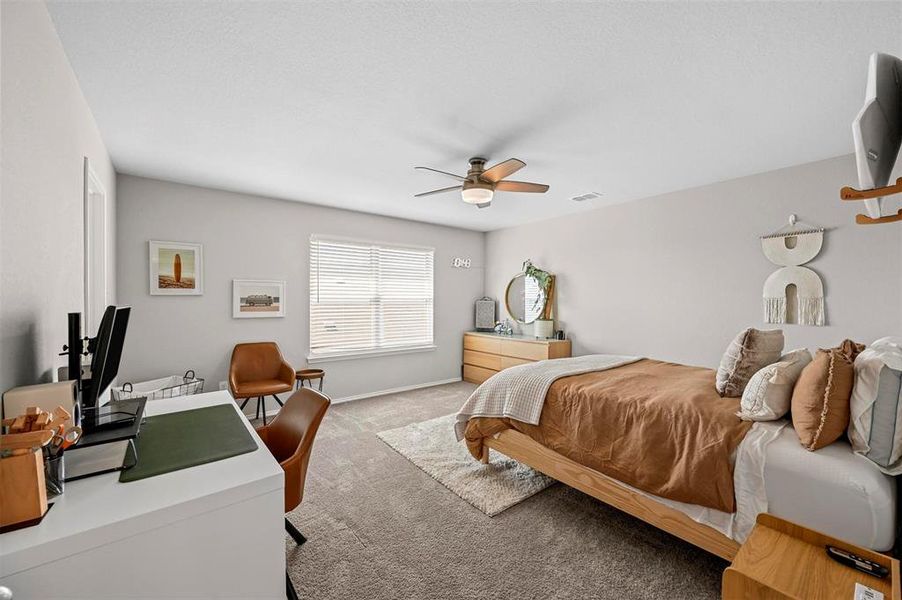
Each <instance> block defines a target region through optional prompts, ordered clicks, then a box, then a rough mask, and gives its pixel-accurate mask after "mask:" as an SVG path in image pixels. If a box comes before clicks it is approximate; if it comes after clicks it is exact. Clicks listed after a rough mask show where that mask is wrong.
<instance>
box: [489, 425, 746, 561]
mask: <svg viewBox="0 0 902 600" xmlns="http://www.w3.org/2000/svg"><path fill="white" fill-rule="evenodd" d="M483 444H484V446H483V454H482V462H484V463H488V461H489V450H488V449H489V448H492V449H494V450H497V451H498V452H501V453H502V454H505V455H507V456H509V457H511V458H513V459H514V460H517V461H519V462H521V463H524V464H526V465H529V466H530V467H532V468H533V469H535V470H537V471H541V472H542V473H544V474H545V475H548V476H549V477H552V478H554V479H557V480H558V481H560V482H562V483H565V484H567V485H569V486H570V487H574V488H576V489H578V490H579V491H581V492H584V493H586V494H589V495H590V496H592V497H593V498H597V499H598V500H601V501H602V502H604V503H605V504H609V505H611V506H613V507H614V508H618V509H620V510H622V511H623V512H625V513H628V514H630V515H632V516H634V517H636V518H638V519H642V520H643V521H645V522H646V523H649V524H651V525H654V526H655V527H657V528H658V529H662V530H664V531H666V532H667V533H670V534H671V535H675V536H677V537H678V538H680V539H683V540H686V541H687V542H689V543H690V544H694V545H696V546H698V547H699V548H701V549H703V550H707V551H708V552H710V553H712V554H716V555H717V556H719V557H721V558H724V559H726V560H729V561H732V560H733V557H734V556H736V552H738V551H739V543H738V542H736V541H734V540H732V539H730V538H728V537H727V536H725V535H723V534H722V533H720V532H719V531H717V530H715V529H712V528H711V527H708V526H707V525H702V524H701V523H697V522H695V521H693V520H692V519H690V518H689V517H688V516H686V515H685V514H683V513H681V512H680V511H678V510H676V509H673V508H670V507H669V506H665V505H664V504H661V503H660V502H658V501H656V500H653V499H651V498H649V497H647V496H643V495H642V494H639V493H637V492H635V491H633V490H631V489H628V488H626V487H624V485H623V484H622V483H620V482H619V481H617V480H616V479H613V478H611V477H608V476H607V475H603V474H602V473H599V472H598V471H596V470H594V469H590V468H589V467H585V466H583V465H581V464H579V463H578V462H575V461H573V460H570V459H569V458H567V457H566V456H563V455H562V454H558V453H557V452H555V451H554V450H550V449H548V448H546V447H545V446H543V445H541V444H539V443H538V442H536V441H534V440H533V439H532V438H530V437H529V436H527V435H525V434H523V433H520V432H519V431H516V430H514V429H505V430H504V431H502V432H501V433H499V434H497V435H495V436H494V437H488V438H485V439H484V440H483Z"/></svg>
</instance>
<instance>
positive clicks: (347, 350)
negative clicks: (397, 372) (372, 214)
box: [309, 236, 435, 360]
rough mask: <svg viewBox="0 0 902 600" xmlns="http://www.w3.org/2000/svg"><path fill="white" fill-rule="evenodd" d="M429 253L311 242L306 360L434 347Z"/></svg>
mask: <svg viewBox="0 0 902 600" xmlns="http://www.w3.org/2000/svg"><path fill="white" fill-rule="evenodd" d="M434 255H435V251H434V250H433V249H432V248H414V247H404V246H389V245H385V244H375V243H371V242H358V241H351V240H341V239H329V238H323V237H319V236H312V237H311V238H310V356H309V358H310V359H312V360H315V359H316V358H319V357H323V358H325V357H336V356H356V355H360V354H381V353H385V352H392V351H403V350H411V349H427V348H432V347H433V338H432V308H433V287H432V273H433V261H434Z"/></svg>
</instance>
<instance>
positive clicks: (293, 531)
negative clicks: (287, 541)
mask: <svg viewBox="0 0 902 600" xmlns="http://www.w3.org/2000/svg"><path fill="white" fill-rule="evenodd" d="M285 531H287V532H288V535H290V536H291V537H292V538H294V541H295V543H296V544H297V545H298V546H302V545H303V544H304V542H306V541H307V538H305V537H304V534H303V533H301V532H300V531H298V528H297V527H295V526H294V525H292V524H291V521H289V520H288V519H285Z"/></svg>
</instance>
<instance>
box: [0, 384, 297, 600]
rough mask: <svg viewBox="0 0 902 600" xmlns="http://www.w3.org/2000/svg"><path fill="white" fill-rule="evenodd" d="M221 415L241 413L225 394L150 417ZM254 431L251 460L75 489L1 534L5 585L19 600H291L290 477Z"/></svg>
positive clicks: (164, 403)
mask: <svg viewBox="0 0 902 600" xmlns="http://www.w3.org/2000/svg"><path fill="white" fill-rule="evenodd" d="M215 404H230V405H232V406H235V403H234V401H233V400H232V398H231V396H230V395H229V394H228V392H224V391H220V392H210V393H207V394H200V395H196V396H187V397H183V398H172V399H166V400H154V401H150V402H148V403H147V409H146V412H147V415H148V416H152V415H159V414H164V413H170V412H177V411H180V410H189V409H192V408H201V407H204V406H212V405H215ZM235 410H236V413H237V406H236V408H235ZM245 423H247V422H246V421H245ZM247 427H248V430H249V431H250V432H251V434H252V435H253V437H254V440H255V441H256V442H257V445H258V446H259V447H258V449H257V450H256V451H254V452H249V453H247V454H241V455H239V456H233V457H232V458H227V459H225V460H220V461H216V462H212V463H209V464H205V465H200V466H197V467H192V468H190V469H182V470H180V471H174V472H172V473H167V474H165V475H158V476H156V477H149V478H147V479H141V480H139V481H133V482H129V483H119V475H118V473H110V474H106V475H99V476H96V477H90V478H87V479H83V480H80V481H74V482H71V483H67V484H66V490H65V493H64V494H63V495H62V496H59V497H57V498H54V499H53V500H51V502H53V503H54V506H53V508H51V509H50V511H49V512H48V514H47V515H46V516H45V517H44V520H43V521H42V522H41V523H40V524H39V525H36V526H34V527H29V528H27V529H20V530H18V531H12V532H9V533H5V534H2V535H0V585H5V586H7V587H9V588H10V589H11V590H12V591H13V594H14V598H15V599H16V600H22V599H24V598H41V599H50V598H131V597H144V598H168V597H176V596H177V597H195V598H197V597H219V598H280V599H284V598H285V533H284V532H285V529H284V524H283V519H284V513H283V510H284V496H283V494H284V485H285V484H284V477H283V473H282V469H281V467H279V464H278V463H277V462H276V461H275V459H273V457H272V455H271V454H270V453H269V451H268V450H267V449H266V447H265V446H264V445H263V443H262V442H261V441H260V438H259V437H258V436H257V434H256V433H254V431H253V428H252V427H251V426H250V423H247Z"/></svg>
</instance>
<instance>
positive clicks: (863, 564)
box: [827, 546, 889, 579]
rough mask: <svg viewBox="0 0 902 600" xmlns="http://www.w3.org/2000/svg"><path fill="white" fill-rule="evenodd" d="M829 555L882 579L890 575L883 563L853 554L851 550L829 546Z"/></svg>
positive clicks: (839, 561) (848, 565)
mask: <svg viewBox="0 0 902 600" xmlns="http://www.w3.org/2000/svg"><path fill="white" fill-rule="evenodd" d="M827 556H829V557H830V558H832V559H833V560H835V561H836V562H838V563H841V564H844V565H846V566H847V567H852V568H853V569H858V570H859V571H861V572H862V573H867V574H868V575H873V576H874V577H880V578H881V579H882V578H884V577H886V576H887V575H889V569H887V568H886V567H884V566H883V565H879V564H877V563H875V562H874V561H872V560H868V559H866V558H862V557H860V556H858V555H857V554H852V553H851V552H848V551H846V550H843V549H841V548H837V547H835V546H827Z"/></svg>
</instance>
